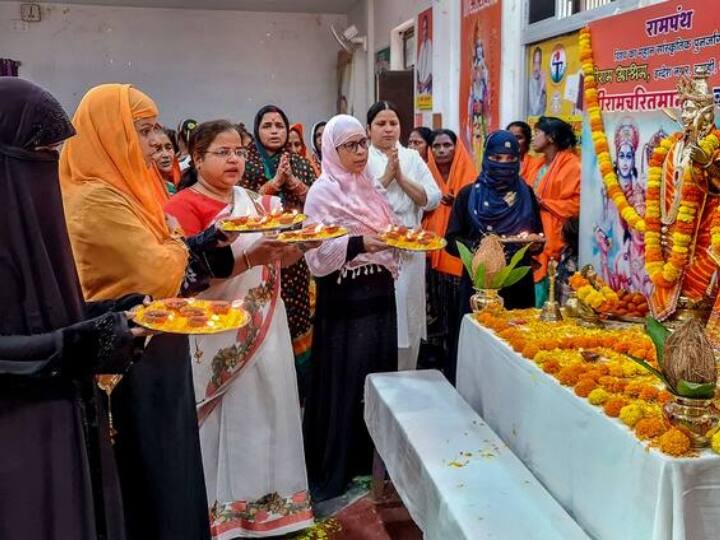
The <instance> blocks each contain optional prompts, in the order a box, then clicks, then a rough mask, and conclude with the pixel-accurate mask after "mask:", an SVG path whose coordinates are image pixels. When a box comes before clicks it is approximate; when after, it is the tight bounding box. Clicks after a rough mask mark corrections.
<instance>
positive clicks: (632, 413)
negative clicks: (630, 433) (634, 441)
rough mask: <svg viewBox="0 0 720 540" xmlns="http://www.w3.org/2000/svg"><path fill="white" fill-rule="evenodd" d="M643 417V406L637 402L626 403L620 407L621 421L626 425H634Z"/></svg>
mask: <svg viewBox="0 0 720 540" xmlns="http://www.w3.org/2000/svg"><path fill="white" fill-rule="evenodd" d="M642 417H643V410H642V407H640V405H638V404H636V403H631V404H630V405H625V406H624V407H623V408H622V409H620V421H621V422H622V423H623V424H625V425H626V426H629V427H633V426H634V425H635V424H637V422H638V420H640V419H641V418H642Z"/></svg>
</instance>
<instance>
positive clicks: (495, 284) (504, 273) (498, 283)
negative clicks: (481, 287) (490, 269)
mask: <svg viewBox="0 0 720 540" xmlns="http://www.w3.org/2000/svg"><path fill="white" fill-rule="evenodd" d="M510 272H512V268H511V267H510V266H506V267H505V268H503V269H502V270H500V271H499V272H498V273H497V274H495V277H494V278H493V280H492V284H491V285H490V287H492V288H493V289H500V288H502V284H503V283H504V282H505V280H506V279H507V277H508V276H509V275H510Z"/></svg>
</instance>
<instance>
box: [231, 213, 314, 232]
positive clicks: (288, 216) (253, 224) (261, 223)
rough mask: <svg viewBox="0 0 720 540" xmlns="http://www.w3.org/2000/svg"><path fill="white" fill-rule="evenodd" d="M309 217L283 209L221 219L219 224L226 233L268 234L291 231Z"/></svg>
mask: <svg viewBox="0 0 720 540" xmlns="http://www.w3.org/2000/svg"><path fill="white" fill-rule="evenodd" d="M306 219H307V216H306V215H304V214H301V213H299V212H298V211H297V210H293V211H292V212H285V211H284V210H283V209H282V208H279V209H277V210H274V211H273V212H272V213H270V214H265V215H262V216H238V217H233V218H225V219H221V220H220V221H219V222H218V227H219V228H220V230H222V231H225V232H241V233H251V232H267V231H277V230H282V229H289V228H291V227H295V226H296V225H300V224H301V223H302V222H303V221H305V220H306Z"/></svg>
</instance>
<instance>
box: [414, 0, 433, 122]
mask: <svg viewBox="0 0 720 540" xmlns="http://www.w3.org/2000/svg"><path fill="white" fill-rule="evenodd" d="M432 27H433V12H432V8H429V9H426V10H425V11H423V12H422V13H420V15H418V19H417V26H416V28H417V36H418V39H417V56H416V60H415V109H416V110H418V111H432V108H433V101H432V83H433V81H432V67H433V53H432V51H433V47H432V39H433V32H432Z"/></svg>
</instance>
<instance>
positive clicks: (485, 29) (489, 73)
mask: <svg viewBox="0 0 720 540" xmlns="http://www.w3.org/2000/svg"><path fill="white" fill-rule="evenodd" d="M501 25H502V1H501V0H462V28H461V33H460V36H461V38H460V39H461V41H460V46H461V51H460V101H459V106H460V133H459V134H458V135H459V136H460V138H461V140H462V141H463V143H465V146H466V147H467V149H468V151H470V153H471V154H472V155H473V157H474V159H475V163H476V165H477V166H478V169H479V166H480V163H481V162H482V151H483V145H484V144H485V137H486V136H487V134H488V133H490V132H491V131H493V130H495V129H498V127H499V122H500V58H501V47H502V42H501V35H500V27H501Z"/></svg>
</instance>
